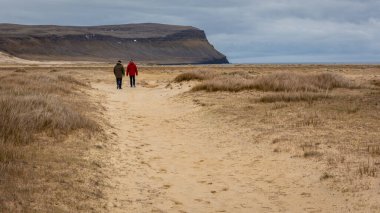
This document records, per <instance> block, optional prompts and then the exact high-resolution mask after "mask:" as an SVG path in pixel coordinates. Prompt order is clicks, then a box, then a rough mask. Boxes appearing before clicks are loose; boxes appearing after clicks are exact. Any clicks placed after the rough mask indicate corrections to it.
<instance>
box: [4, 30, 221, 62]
mask: <svg viewBox="0 0 380 213" xmlns="http://www.w3.org/2000/svg"><path fill="white" fill-rule="evenodd" d="M0 51H2V52H6V53H8V54H11V55H13V56H16V57H19V58H22V59H29V60H70V61H71V60H73V61H83V60H89V61H104V62H114V61H116V60H119V59H122V60H128V59H129V58H133V59H135V60H136V61H139V62H145V63H155V64H207V63H211V64H215V63H228V60H227V58H226V56H224V55H223V54H221V53H220V52H218V51H217V50H216V49H215V48H214V47H213V46H212V45H211V44H210V43H209V42H208V40H207V37H206V35H205V33H204V31H202V30H200V29H197V28H194V27H190V26H177V25H164V24H150V23H149V24H126V25H107V26H86V27H80V26H54V25H15V24H0Z"/></svg>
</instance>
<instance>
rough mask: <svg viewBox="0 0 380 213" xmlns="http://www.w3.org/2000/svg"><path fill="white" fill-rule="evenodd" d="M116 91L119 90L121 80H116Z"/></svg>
mask: <svg viewBox="0 0 380 213" xmlns="http://www.w3.org/2000/svg"><path fill="white" fill-rule="evenodd" d="M116 84H117V89H121V78H116Z"/></svg>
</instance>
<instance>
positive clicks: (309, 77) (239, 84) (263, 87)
mask: <svg viewBox="0 0 380 213" xmlns="http://www.w3.org/2000/svg"><path fill="white" fill-rule="evenodd" d="M357 87H358V86H357V85H356V84H353V83H351V82H350V81H349V80H348V79H346V78H344V77H343V76H341V75H338V74H332V73H320V74H298V73H275V74H267V75H262V76H258V77H255V78H247V77H240V76H239V77H231V76H226V75H220V76H216V77H214V78H211V79H208V80H207V81H204V82H202V83H201V84H199V85H196V86H195V87H194V88H193V89H192V90H193V91H200V90H204V91H207V92H216V91H229V92H239V91H243V90H259V91H274V92H279V91H286V92H298V91H301V92H320V91H328V90H332V89H334V88H357Z"/></svg>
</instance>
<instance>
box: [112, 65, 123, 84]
mask: <svg viewBox="0 0 380 213" xmlns="http://www.w3.org/2000/svg"><path fill="white" fill-rule="evenodd" d="M113 73H114V74H115V77H116V87H117V89H121V85H122V82H123V76H124V75H125V69H124V66H123V65H122V64H121V61H118V62H117V64H116V65H115V67H114V68H113Z"/></svg>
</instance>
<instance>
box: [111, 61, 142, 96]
mask: <svg viewBox="0 0 380 213" xmlns="http://www.w3.org/2000/svg"><path fill="white" fill-rule="evenodd" d="M113 73H114V74H115V77H116V86H117V89H122V88H121V85H122V84H123V77H124V76H129V82H130V84H131V87H136V76H137V75H138V74H139V73H138V70H137V66H136V64H135V63H134V62H133V60H132V59H131V60H130V61H129V64H128V66H127V72H125V68H124V66H123V65H122V64H121V61H118V62H117V64H116V65H115V67H114V68H113Z"/></svg>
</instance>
